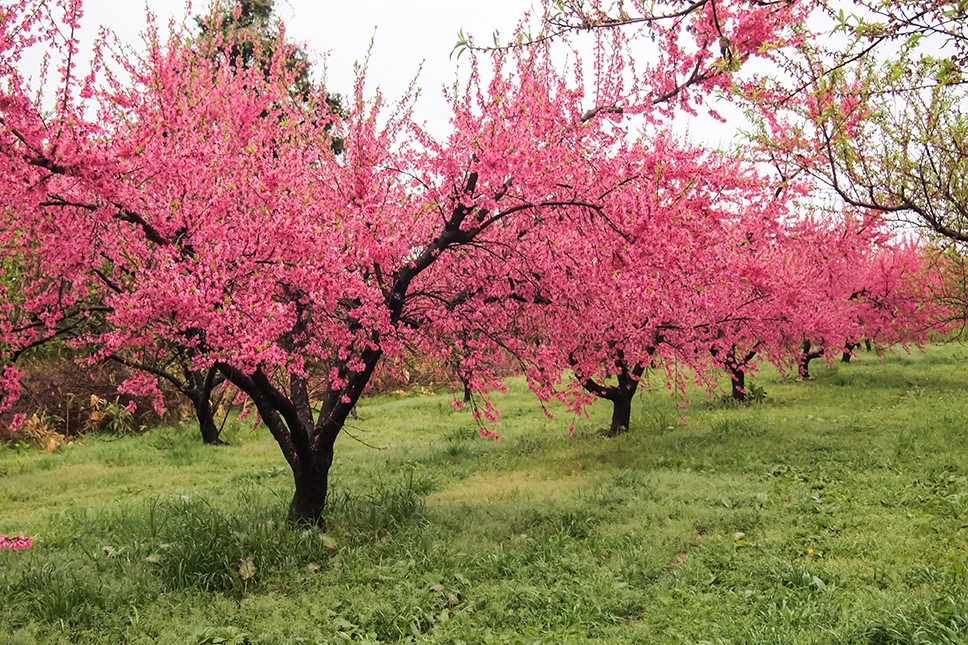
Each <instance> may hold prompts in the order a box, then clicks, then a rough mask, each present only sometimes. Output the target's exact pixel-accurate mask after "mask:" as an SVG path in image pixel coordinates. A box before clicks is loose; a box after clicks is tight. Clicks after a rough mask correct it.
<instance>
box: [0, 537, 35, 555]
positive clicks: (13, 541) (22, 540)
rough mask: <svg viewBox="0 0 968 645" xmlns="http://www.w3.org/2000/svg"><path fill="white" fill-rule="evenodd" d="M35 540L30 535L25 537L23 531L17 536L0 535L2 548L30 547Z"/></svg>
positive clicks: (0, 547) (0, 546)
mask: <svg viewBox="0 0 968 645" xmlns="http://www.w3.org/2000/svg"><path fill="white" fill-rule="evenodd" d="M33 544H34V541H33V540H32V539H30V538H28V537H24V534H23V533H21V534H20V535H18V536H17V537H15V538H8V537H7V536H6V535H0V549H12V550H14V551H17V550H19V549H29V548H30V547H31V546H33Z"/></svg>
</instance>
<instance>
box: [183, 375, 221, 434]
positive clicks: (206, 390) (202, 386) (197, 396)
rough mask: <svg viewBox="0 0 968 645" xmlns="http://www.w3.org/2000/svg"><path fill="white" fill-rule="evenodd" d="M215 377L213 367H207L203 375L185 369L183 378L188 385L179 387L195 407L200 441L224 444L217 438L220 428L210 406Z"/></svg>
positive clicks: (215, 381)
mask: <svg viewBox="0 0 968 645" xmlns="http://www.w3.org/2000/svg"><path fill="white" fill-rule="evenodd" d="M217 377H218V370H217V369H215V368H214V367H211V368H209V370H208V372H207V373H206V374H205V375H204V376H202V373H201V372H198V371H189V370H187V369H186V372H185V378H186V381H187V382H188V384H189V385H186V386H185V387H183V388H181V392H182V394H184V395H185V396H186V397H188V399H189V400H190V401H191V402H192V407H193V408H194V409H195V418H197V419H198V429H199V430H201V433H202V442H203V443H205V444H208V445H210V446H224V445H225V442H224V441H222V440H221V439H219V435H220V434H221V430H220V429H219V427H218V425H217V424H216V423H215V410H214V409H213V408H212V391H213V390H214V389H215V385H216V383H217V382H218V380H217Z"/></svg>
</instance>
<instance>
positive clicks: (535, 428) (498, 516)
mask: <svg viewBox="0 0 968 645" xmlns="http://www.w3.org/2000/svg"><path fill="white" fill-rule="evenodd" d="M966 355H968V350H966V349H965V348H962V347H961V346H958V345H935V346H931V347H929V348H928V350H927V353H925V354H921V353H919V352H916V353H913V354H911V355H908V354H906V353H903V352H902V353H900V354H897V355H887V356H885V357H884V358H883V362H882V361H881V360H880V359H878V358H877V357H876V356H874V355H873V354H864V353H861V354H860V356H859V357H858V358H857V359H855V362H854V363H853V364H850V365H840V364H837V365H835V366H834V367H833V368H831V369H829V370H823V369H822V368H821V366H820V365H815V366H814V367H813V371H814V372H815V373H816V374H817V375H818V378H817V379H816V380H815V381H810V382H804V383H798V382H796V381H795V380H793V379H792V378H790V377H789V376H784V375H781V374H778V373H777V372H776V371H774V370H772V369H767V370H764V372H763V373H761V374H759V375H757V376H756V377H755V379H754V383H756V384H757V385H759V386H761V387H763V388H765V390H766V392H767V394H768V395H769V397H770V398H769V400H767V401H765V402H761V403H758V404H755V405H753V406H750V407H736V406H734V405H731V404H728V403H723V402H721V401H719V400H718V399H717V400H715V401H707V400H706V398H705V396H704V395H701V394H699V395H697V396H696V397H695V399H696V400H695V401H694V402H693V404H692V405H691V406H690V408H689V411H688V413H687V417H688V419H689V423H688V424H687V425H682V424H681V423H680V422H679V420H678V412H677V410H676V407H675V402H674V401H672V400H671V399H670V398H669V396H668V394H667V393H666V391H665V389H664V388H662V387H657V388H656V390H657V391H655V392H646V393H644V394H642V395H641V396H640V397H638V398H637V399H636V402H635V413H634V415H635V416H634V417H633V429H632V432H631V433H630V434H628V435H626V436H622V437H618V438H615V439H606V438H604V437H603V436H602V434H601V432H600V428H602V427H603V426H606V425H607V420H608V417H607V415H608V409H607V406H605V405H602V406H601V407H598V408H596V409H595V410H594V411H593V415H592V418H591V419H588V420H584V419H582V420H579V422H578V424H577V430H576V432H575V434H574V436H573V437H570V438H569V437H568V436H567V428H568V426H569V425H570V424H571V423H572V421H574V419H573V418H572V417H571V416H569V415H567V414H565V413H560V414H557V415H556V417H555V418H554V419H553V420H548V419H546V418H545V417H544V415H543V414H542V413H541V410H540V408H539V407H538V406H537V405H536V404H535V402H534V400H533V398H532V397H531V396H530V395H529V393H528V392H527V390H526V389H525V388H524V386H523V384H522V383H521V382H520V381H511V382H509V383H508V385H509V386H510V388H511V391H510V392H509V393H508V394H507V395H505V396H502V397H500V399H499V401H498V403H499V406H500V408H501V410H502V414H501V422H500V423H499V424H498V425H497V426H496V427H495V429H496V430H497V431H498V432H499V433H500V435H501V439H500V440H499V441H493V440H486V439H481V438H480V437H478V436H477V433H476V429H475V426H474V423H473V421H472V420H471V419H470V416H469V414H468V413H467V412H460V411H455V410H453V409H452V408H451V405H450V402H449V397H448V396H446V395H443V394H442V395H437V396H429V395H427V394H426V393H424V394H421V393H417V392H415V393H412V394H409V395H407V396H388V397H380V398H374V399H368V400H366V401H364V402H363V403H362V404H361V405H360V408H359V410H360V420H359V421H358V422H355V423H354V424H353V426H352V427H351V428H349V432H350V433H352V435H353V437H351V436H349V434H348V435H346V436H344V437H343V438H342V439H341V441H340V445H339V446H338V450H337V459H336V462H335V464H334V467H333V474H332V480H333V492H332V495H331V499H330V505H329V509H330V511H329V512H330V518H329V521H328V526H327V530H326V532H325V533H323V532H321V531H318V530H306V529H298V528H290V527H289V526H287V525H286V524H285V522H284V517H285V509H286V504H287V503H288V500H289V496H290V495H291V490H292V482H291V478H290V476H289V473H288V470H287V469H286V468H285V464H284V461H283V459H282V457H281V454H280V453H279V451H278V448H277V447H276V446H275V444H274V443H273V442H272V440H271V438H269V437H268V435H267V434H266V433H265V431H264V430H262V431H256V432H252V431H250V430H249V429H248V428H247V427H235V428H232V429H230V431H229V436H228V437H227V438H228V439H229V441H231V443H232V445H231V446H229V447H226V448H210V447H205V446H202V445H201V443H200V440H199V438H198V437H196V434H197V433H195V432H192V431H190V430H189V429H186V430H184V431H180V430H178V429H174V428H168V429H164V428H158V429H155V430H152V431H151V432H150V433H149V434H148V435H146V436H143V437H125V438H110V437H97V438H95V437H92V438H85V439H82V440H80V441H78V442H75V443H74V444H73V445H71V446H68V447H65V448H61V449H60V450H58V451H57V452H55V453H40V452H33V451H20V450H14V449H12V448H0V533H3V534H5V535H10V534H14V535H16V534H17V533H19V532H21V531H23V532H25V533H26V534H27V535H28V536H30V537H34V538H35V544H34V546H33V547H32V548H30V549H27V550H24V551H16V552H15V551H10V550H7V549H4V550H0V645H2V644H3V643H4V642H6V643H7V645H14V644H16V645H28V644H33V643H70V644H74V643H105V644H111V645H117V644H118V643H178V644H183V643H189V644H191V643H196V644H202V643H250V644H253V645H254V644H256V643H260V644H261V643H266V644H270V643H271V644H279V643H293V644H295V643H300V644H311V643H317V644H322V643H344V642H345V643H453V644H460V643H464V644H467V645H471V644H478V643H489V644H490V643H493V644H519V643H520V644H526V645H533V644H535V643H542V644H551V643H589V642H591V643H694V644H699V643H736V644H739V643H776V644H784V645H788V644H791V643H869V644H872V645H873V644H886V643H968V573H966V570H965V567H966V564H968V418H966V414H965V411H966V408H968V362H966V360H965V356H966ZM354 437H355V438H354ZM361 442H366V444H370V445H373V446H381V447H382V446H388V447H389V450H380V451H377V450H375V449H373V448H371V447H368V446H367V445H365V444H364V443H361Z"/></svg>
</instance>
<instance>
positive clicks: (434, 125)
mask: <svg viewBox="0 0 968 645" xmlns="http://www.w3.org/2000/svg"><path fill="white" fill-rule="evenodd" d="M532 5H534V6H535V7H537V6H539V5H540V2H539V1H538V0H534V1H532V0H488V2H476V3H471V2H455V1H454V0H411V1H409V2H404V1H401V0H364V1H362V2H352V1H346V0H344V1H343V2H319V1H318V0H276V13H277V14H278V16H279V17H280V18H281V19H282V20H283V21H284V23H285V24H286V30H287V34H288V35H289V36H290V37H291V38H292V39H293V40H294V41H296V42H298V43H302V44H304V45H305V46H306V49H307V50H308V51H309V53H310V55H311V57H312V60H313V61H314V69H315V70H316V71H315V74H316V75H317V77H319V78H322V75H323V70H325V75H326V79H325V80H326V84H327V87H328V88H329V89H330V90H331V91H334V92H340V93H348V92H350V91H352V87H353V81H354V71H353V65H354V63H355V62H357V61H360V62H362V61H363V60H364V59H365V57H366V55H367V50H368V49H369V48H370V46H371V41H372V53H371V56H370V65H369V72H368V75H367V82H368V87H369V88H370V89H371V90H373V89H375V87H376V86H377V85H378V86H379V87H380V88H381V89H382V91H383V93H384V95H385V97H386V98H387V100H388V101H392V100H393V99H396V98H399V97H400V96H402V95H403V94H404V93H405V92H406V89H407V86H408V85H409V84H410V82H411V81H412V80H413V79H414V77H416V76H417V74H418V72H419V80H418V85H419V87H420V88H421V89H422V92H421V99H420V102H419V103H418V105H417V110H416V115H417V116H418V118H419V119H420V120H422V121H426V122H427V124H428V126H429V128H430V130H431V131H432V132H434V133H435V134H436V135H438V136H439V135H444V134H446V132H447V130H448V125H447V124H448V118H449V111H448V110H447V106H446V103H445V102H444V100H443V97H442V90H441V88H442V86H444V85H449V84H451V83H453V81H454V78H455V74H457V73H458V68H459V66H462V67H463V69H464V70H465V71H466V68H467V66H468V62H467V57H466V56H465V57H463V58H462V59H458V58H457V57H456V56H453V57H452V56H451V53H452V51H453V49H454V45H455V44H456V42H457V40H458V34H459V32H460V31H461V30H463V31H464V33H465V34H469V35H473V36H474V37H475V39H476V40H477V42H480V43H489V42H491V34H492V33H493V32H494V31H495V30H499V31H500V33H501V34H502V36H503V38H504V39H507V38H509V37H510V35H511V34H512V32H513V31H514V28H515V26H516V25H517V23H518V22H519V21H520V20H521V19H522V18H523V17H524V16H525V14H526V13H527V12H529V11H531V10H532ZM208 6H209V1H208V0H197V1H196V2H193V3H192V6H191V10H190V12H189V9H188V8H187V7H186V3H185V2H184V0H147V1H146V2H145V3H139V2H118V1H117V0H84V18H83V20H82V23H81V24H82V34H81V35H82V41H83V44H84V45H87V46H89V45H90V43H91V42H92V41H93V39H94V37H95V36H96V35H97V32H98V26H99V25H103V26H105V27H108V28H109V29H111V30H112V31H114V32H115V33H116V34H117V35H118V36H119V37H120V38H121V40H122V42H125V43H129V44H132V45H137V44H140V42H141V38H140V34H141V33H142V31H143V30H144V28H145V24H146V23H145V15H146V7H147V9H148V10H149V11H151V12H152V13H153V14H155V15H156V16H157V20H158V23H159V25H160V26H162V27H163V29H162V33H163V34H164V33H166V30H167V23H168V22H169V21H170V20H174V21H175V22H176V23H177V24H182V23H184V21H185V20H186V17H187V16H188V15H198V14H203V13H206V12H207V9H208ZM421 64H422V65H423V68H422V70H421ZM709 123H710V122H706V123H700V124H697V125H694V126H693V134H694V136H695V138H699V139H704V140H707V141H709V142H711V143H714V144H721V143H727V142H728V138H729V136H731V133H730V132H729V131H728V129H726V130H724V128H723V127H722V125H721V124H718V123H715V122H712V123H713V124H714V125H712V126H711V127H710V126H709ZM724 132H725V135H724ZM724 139H725V141H724Z"/></svg>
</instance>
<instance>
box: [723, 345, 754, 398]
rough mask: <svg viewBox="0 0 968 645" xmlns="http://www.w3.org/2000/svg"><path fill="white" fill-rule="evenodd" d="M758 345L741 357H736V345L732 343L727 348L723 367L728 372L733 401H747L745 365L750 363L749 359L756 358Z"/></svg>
mask: <svg viewBox="0 0 968 645" xmlns="http://www.w3.org/2000/svg"><path fill="white" fill-rule="evenodd" d="M758 346H759V343H757V344H756V345H755V346H754V347H753V349H751V350H750V351H749V352H747V353H746V355H745V356H743V357H742V358H736V346H735V345H733V346H732V347H730V348H729V354H727V355H726V360H724V361H723V367H724V368H725V369H726V373H727V374H729V380H730V384H731V385H732V392H731V394H732V397H733V400H734V401H739V402H740V403H745V402H746V401H747V396H746V367H747V366H748V365H749V364H750V361H752V360H753V359H754V358H756V348H757V347H758Z"/></svg>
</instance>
